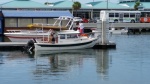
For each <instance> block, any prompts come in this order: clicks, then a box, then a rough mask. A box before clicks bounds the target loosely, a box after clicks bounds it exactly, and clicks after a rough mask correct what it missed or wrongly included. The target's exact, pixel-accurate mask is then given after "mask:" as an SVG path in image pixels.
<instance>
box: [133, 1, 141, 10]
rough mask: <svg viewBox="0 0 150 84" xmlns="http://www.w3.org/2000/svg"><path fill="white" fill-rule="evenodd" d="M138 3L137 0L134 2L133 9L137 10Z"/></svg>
mask: <svg viewBox="0 0 150 84" xmlns="http://www.w3.org/2000/svg"><path fill="white" fill-rule="evenodd" d="M139 5H140V1H139V0H138V1H136V2H135V5H134V9H135V10H138V6H139Z"/></svg>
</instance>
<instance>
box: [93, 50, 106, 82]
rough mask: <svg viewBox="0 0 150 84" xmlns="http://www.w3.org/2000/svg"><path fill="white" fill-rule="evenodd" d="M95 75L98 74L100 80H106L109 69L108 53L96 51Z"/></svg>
mask: <svg viewBox="0 0 150 84" xmlns="http://www.w3.org/2000/svg"><path fill="white" fill-rule="evenodd" d="M96 55H97V56H96V61H97V73H99V74H100V76H101V78H102V79H108V78H109V77H108V69H109V51H108V50H96Z"/></svg>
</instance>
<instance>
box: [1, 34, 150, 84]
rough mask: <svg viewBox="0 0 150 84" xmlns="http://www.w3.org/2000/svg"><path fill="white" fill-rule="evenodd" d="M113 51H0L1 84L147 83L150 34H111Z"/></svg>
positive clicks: (149, 67)
mask: <svg viewBox="0 0 150 84" xmlns="http://www.w3.org/2000/svg"><path fill="white" fill-rule="evenodd" d="M110 39H111V41H115V42H116V49H108V50H101V49H99V50H93V49H85V50H73V51H69V52H68V53H65V52H53V53H52V52H46V51H45V52H44V51H38V52H35V54H27V53H23V52H21V51H5V52H4V51H3V52H2V51H1V52H0V84H20V83H21V84H149V83H150V80H149V76H150V72H149V71H150V61H149V60H150V35H129V36H128V35H113V36H111V37H110Z"/></svg>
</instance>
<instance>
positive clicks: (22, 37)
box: [5, 33, 49, 42]
mask: <svg viewBox="0 0 150 84" xmlns="http://www.w3.org/2000/svg"><path fill="white" fill-rule="evenodd" d="M48 35H49V33H45V34H44V33H42V34H30V33H26V34H21V33H12V34H11V33H5V36H6V37H7V38H9V40H10V41H11V42H28V41H29V40H31V39H33V38H34V39H36V40H37V41H38V42H41V41H45V40H48V38H47V37H48ZM43 39H44V40H43Z"/></svg>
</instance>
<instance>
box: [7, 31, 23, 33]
mask: <svg viewBox="0 0 150 84" xmlns="http://www.w3.org/2000/svg"><path fill="white" fill-rule="evenodd" d="M7 32H8V33H17V32H21V30H7Z"/></svg>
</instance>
